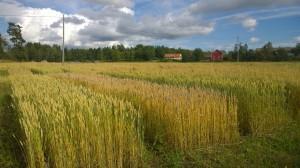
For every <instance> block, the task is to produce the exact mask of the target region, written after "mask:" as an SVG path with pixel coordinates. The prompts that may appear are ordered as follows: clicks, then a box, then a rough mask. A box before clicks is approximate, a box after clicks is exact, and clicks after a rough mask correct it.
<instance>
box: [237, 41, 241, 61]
mask: <svg viewBox="0 0 300 168" xmlns="http://www.w3.org/2000/svg"><path fill="white" fill-rule="evenodd" d="M236 45H237V62H240V48H241V43H240V38H239V36H237V44H236Z"/></svg>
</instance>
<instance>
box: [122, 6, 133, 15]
mask: <svg viewBox="0 0 300 168" xmlns="http://www.w3.org/2000/svg"><path fill="white" fill-rule="evenodd" d="M119 11H120V12H123V13H125V14H128V15H132V16H133V15H134V11H133V10H131V9H129V8H127V7H123V8H119Z"/></svg>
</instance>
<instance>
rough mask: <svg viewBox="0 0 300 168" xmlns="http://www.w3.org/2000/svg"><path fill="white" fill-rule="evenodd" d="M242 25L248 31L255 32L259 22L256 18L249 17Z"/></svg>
mask: <svg viewBox="0 0 300 168" xmlns="http://www.w3.org/2000/svg"><path fill="white" fill-rule="evenodd" d="M242 25H243V27H245V28H246V29H248V30H250V31H253V30H255V28H256V26H257V21H256V19H254V18H251V17H247V18H245V19H243V21H242Z"/></svg>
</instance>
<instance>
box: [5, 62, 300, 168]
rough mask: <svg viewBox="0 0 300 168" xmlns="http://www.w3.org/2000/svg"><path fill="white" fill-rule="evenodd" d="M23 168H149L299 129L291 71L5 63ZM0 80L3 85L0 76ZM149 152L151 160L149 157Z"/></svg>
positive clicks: (288, 66)
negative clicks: (156, 160) (162, 157)
mask: <svg viewBox="0 0 300 168" xmlns="http://www.w3.org/2000/svg"><path fill="white" fill-rule="evenodd" d="M0 69H3V70H7V72H8V77H7V78H8V79H7V80H8V81H9V83H10V85H11V90H12V91H11V97H12V106H13V109H14V110H15V111H16V113H17V114H18V115H17V116H18V121H19V124H20V127H21V128H20V129H21V132H22V134H21V135H19V136H18V137H16V138H17V139H18V142H19V144H20V146H21V147H22V150H23V153H24V158H25V162H26V167H30V168H35V167H55V168H63V167H90V168H93V167H110V168H114V167H120V168H121V167H153V165H152V166H151V164H149V163H148V162H149V160H151V159H149V155H155V154H153V153H155V152H154V151H155V150H156V149H158V146H159V147H162V148H163V149H164V150H175V151H180V152H182V153H184V154H188V153H189V152H191V151H195V150H198V149H203V148H207V147H210V146H215V145H230V144H235V143H239V141H240V140H241V138H242V137H244V136H248V137H257V136H264V135H268V134H272V133H273V132H274V131H275V130H277V129H280V128H282V127H284V126H285V125H286V124H288V123H291V122H299V119H300V76H299V74H300V64H298V63H239V64H234V63H220V64H218V63H217V64H213V63H198V64H192V63H188V64H181V63H85V64H81V63H68V64H58V63H5V64H4V63H2V64H0ZM0 77H1V76H0ZM154 149H155V150H154Z"/></svg>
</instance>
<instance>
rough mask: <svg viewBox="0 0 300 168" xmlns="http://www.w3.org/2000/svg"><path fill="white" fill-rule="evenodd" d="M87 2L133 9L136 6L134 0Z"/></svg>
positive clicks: (88, 0) (97, 0)
mask: <svg viewBox="0 0 300 168" xmlns="http://www.w3.org/2000/svg"><path fill="white" fill-rule="evenodd" d="M84 1H87V2H93V3H96V4H101V5H113V6H117V7H124V6H125V7H132V6H133V5H134V2H133V0H84Z"/></svg>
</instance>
